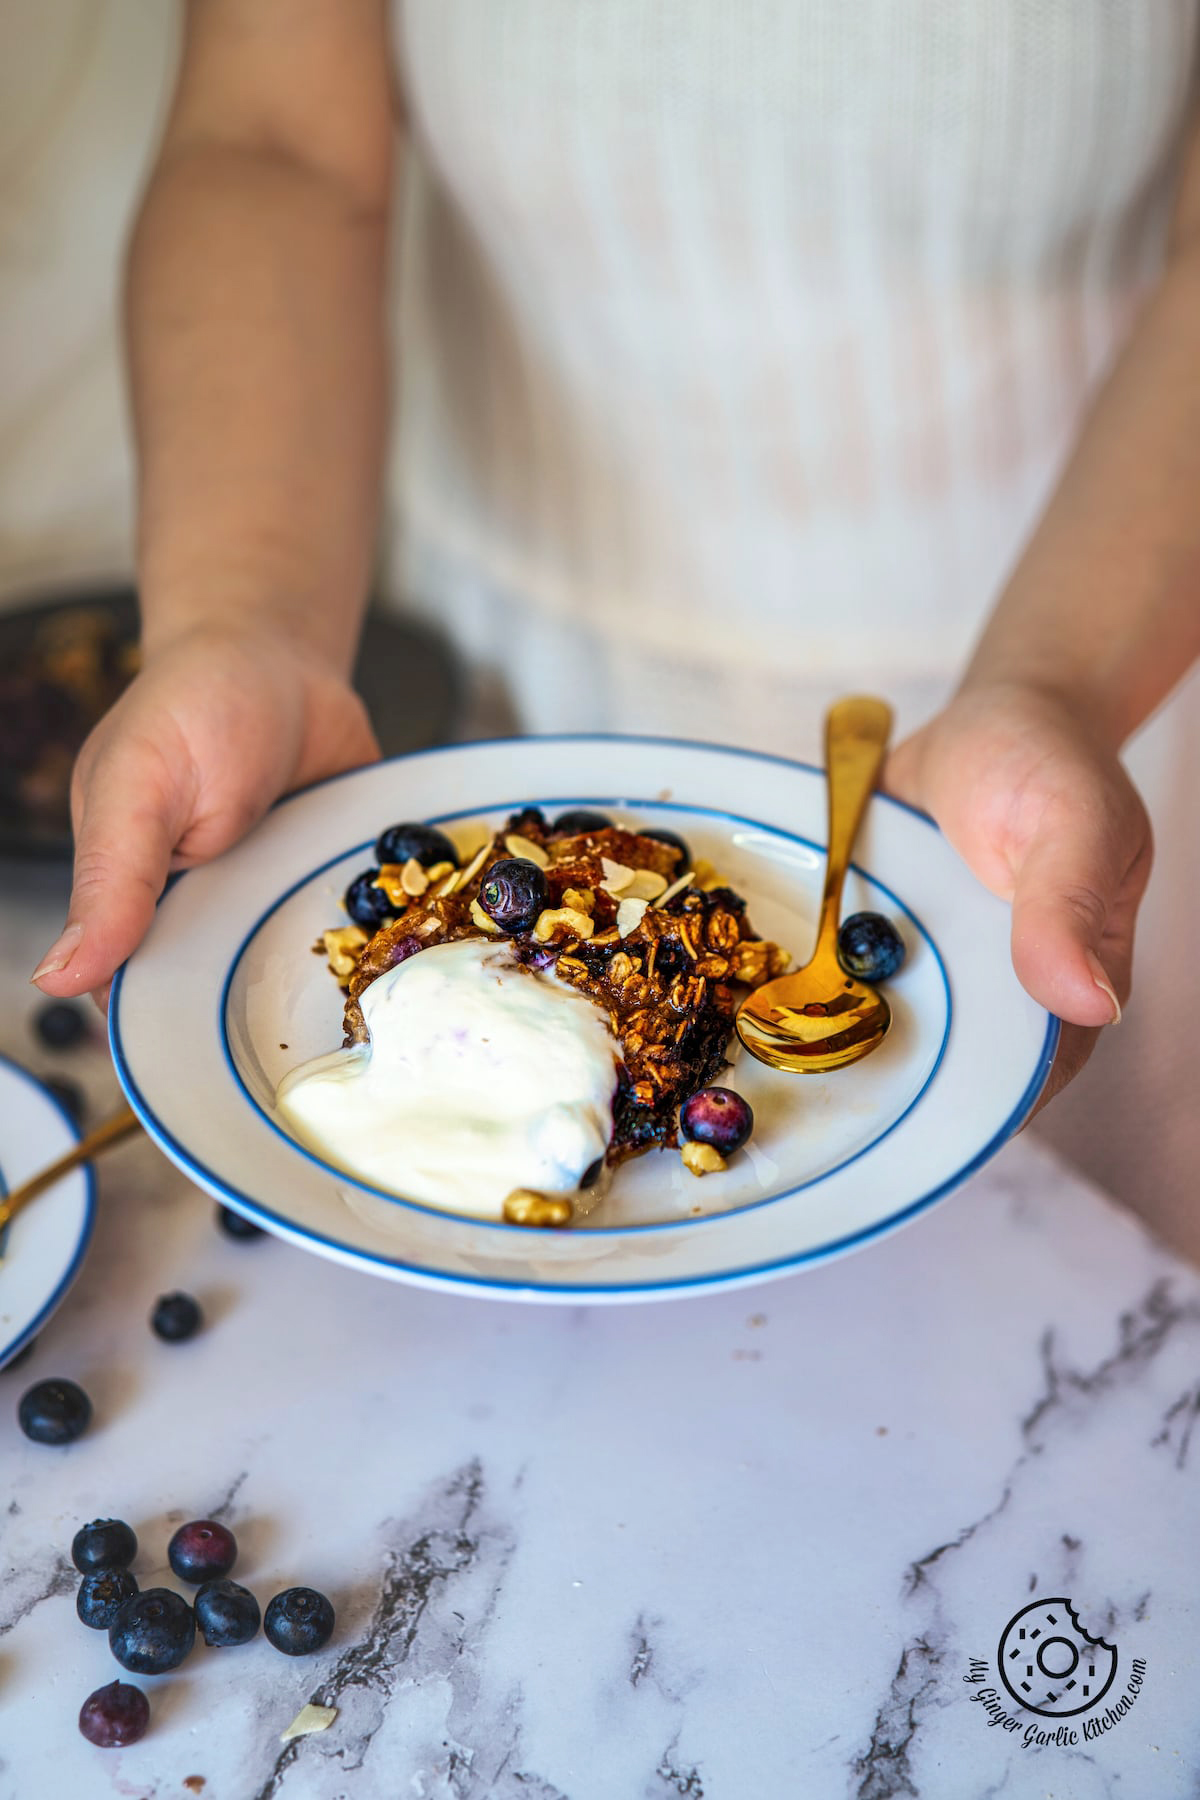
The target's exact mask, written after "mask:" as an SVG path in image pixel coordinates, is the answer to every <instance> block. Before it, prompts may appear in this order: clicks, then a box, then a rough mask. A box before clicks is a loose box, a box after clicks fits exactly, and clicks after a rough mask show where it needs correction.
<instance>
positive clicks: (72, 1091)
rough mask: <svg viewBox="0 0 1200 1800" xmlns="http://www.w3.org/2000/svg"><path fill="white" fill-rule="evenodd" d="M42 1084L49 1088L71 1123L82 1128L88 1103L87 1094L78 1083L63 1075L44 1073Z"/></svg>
mask: <svg viewBox="0 0 1200 1800" xmlns="http://www.w3.org/2000/svg"><path fill="white" fill-rule="evenodd" d="M42 1086H43V1087H48V1088H49V1089H50V1092H51V1093H52V1094H53V1095H54V1098H55V1099H56V1100H57V1101H58V1104H59V1105H60V1106H61V1107H62V1109H63V1111H64V1112H65V1113H66V1115H67V1117H68V1118H69V1119H70V1121H71V1123H72V1125H74V1126H76V1127H77V1128H79V1129H82V1127H83V1122H84V1120H85V1119H86V1118H87V1109H88V1104H87V1095H86V1094H85V1093H84V1091H83V1089H82V1088H81V1087H80V1085H79V1083H78V1082H77V1081H70V1080H68V1078H67V1077H66V1076H65V1075H44V1076H43V1077H42Z"/></svg>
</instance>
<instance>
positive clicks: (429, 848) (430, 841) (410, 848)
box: [375, 824, 458, 869]
mask: <svg viewBox="0 0 1200 1800" xmlns="http://www.w3.org/2000/svg"><path fill="white" fill-rule="evenodd" d="M414 856H415V857H416V859H417V861H418V862H419V863H420V864H421V867H422V868H424V869H431V868H432V867H433V865H434V863H440V862H448V863H454V864H455V865H456V866H457V864H458V851H457V850H456V849H455V848H454V845H453V844H452V843H451V842H450V839H449V838H448V837H447V836H446V834H445V832H444V831H438V830H437V829H436V828H435V827H434V826H432V825H416V824H408V825H389V826H388V829H387V830H386V831H384V832H382V833H381V834H380V836H379V839H378V841H377V843H376V845H375V860H376V861H377V862H381V863H406V862H408V861H409V859H410V858H411V857H414Z"/></svg>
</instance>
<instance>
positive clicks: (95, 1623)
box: [75, 1569, 138, 1631]
mask: <svg viewBox="0 0 1200 1800" xmlns="http://www.w3.org/2000/svg"><path fill="white" fill-rule="evenodd" d="M137 1591H138V1584H137V1581H136V1579H135V1578H134V1576H132V1575H131V1574H130V1572H129V1570H128V1569H93V1570H92V1571H91V1573H90V1574H88V1575H85V1576H84V1578H83V1580H82V1581H81V1582H80V1584H79V1592H78V1593H77V1594H76V1596H75V1611H76V1612H77V1613H78V1614H79V1617H80V1618H81V1619H82V1620H83V1622H84V1624H85V1625H90V1626H91V1627H92V1629H93V1630H94V1631H107V1630H108V1628H109V1626H110V1625H112V1624H114V1623H115V1621H116V1617H117V1614H118V1613H119V1612H120V1610H121V1608H122V1607H123V1606H124V1604H125V1602H126V1601H127V1600H132V1599H133V1596H134V1595H135V1594H136V1593H137Z"/></svg>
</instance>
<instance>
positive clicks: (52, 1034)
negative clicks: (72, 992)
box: [33, 1000, 88, 1050]
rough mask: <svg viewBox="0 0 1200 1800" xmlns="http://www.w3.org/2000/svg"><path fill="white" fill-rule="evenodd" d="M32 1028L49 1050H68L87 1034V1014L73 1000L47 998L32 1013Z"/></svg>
mask: <svg viewBox="0 0 1200 1800" xmlns="http://www.w3.org/2000/svg"><path fill="white" fill-rule="evenodd" d="M33 1029H34V1030H35V1031H36V1032H37V1034H38V1036H39V1037H40V1038H41V1040H42V1042H43V1044H45V1045H46V1047H47V1048H48V1049H50V1050H70V1049H72V1048H73V1046H74V1045H76V1044H78V1043H80V1042H81V1040H82V1039H83V1038H85V1037H86V1036H87V1029H88V1026H87V1014H86V1013H85V1012H84V1010H83V1008H82V1007H81V1006H76V1004H75V1002H74V1001H73V1000H47V1002H46V1004H45V1005H44V1006H39V1007H38V1009H37V1011H36V1012H35V1013H34V1015H33Z"/></svg>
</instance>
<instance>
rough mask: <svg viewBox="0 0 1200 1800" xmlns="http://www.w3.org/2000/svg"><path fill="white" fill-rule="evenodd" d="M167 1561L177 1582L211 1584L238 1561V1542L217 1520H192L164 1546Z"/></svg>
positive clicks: (226, 1527)
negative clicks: (176, 1577) (165, 1547)
mask: <svg viewBox="0 0 1200 1800" xmlns="http://www.w3.org/2000/svg"><path fill="white" fill-rule="evenodd" d="M167 1561H168V1562H169V1563H170V1565H171V1568H172V1569H173V1570H174V1572H175V1574H176V1575H178V1577H179V1579H180V1581H194V1582H197V1583H199V1582H201V1581H212V1580H213V1579H215V1578H218V1577H220V1576H222V1575H228V1573H229V1571H230V1569H232V1567H233V1565H234V1563H235V1562H236V1561H237V1539H236V1538H235V1537H234V1535H233V1533H232V1531H230V1530H229V1528H228V1526H226V1525H221V1524H218V1522H217V1520H216V1519H192V1520H191V1521H190V1522H189V1523H188V1524H186V1525H181V1526H180V1527H179V1530H178V1531H177V1532H176V1533H175V1536H174V1537H173V1538H172V1539H171V1541H170V1543H169V1544H168V1545H167Z"/></svg>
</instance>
